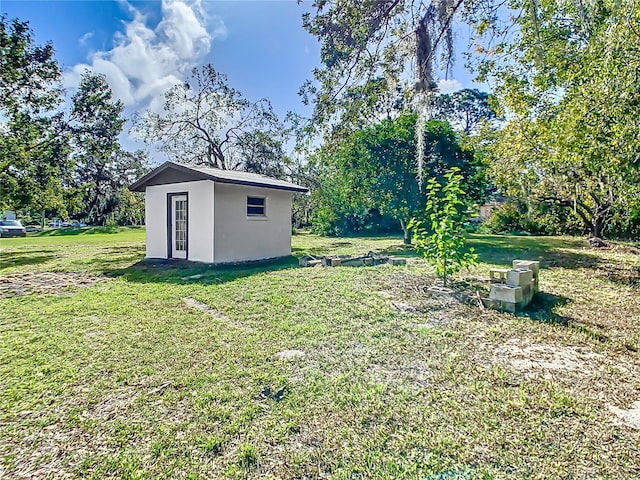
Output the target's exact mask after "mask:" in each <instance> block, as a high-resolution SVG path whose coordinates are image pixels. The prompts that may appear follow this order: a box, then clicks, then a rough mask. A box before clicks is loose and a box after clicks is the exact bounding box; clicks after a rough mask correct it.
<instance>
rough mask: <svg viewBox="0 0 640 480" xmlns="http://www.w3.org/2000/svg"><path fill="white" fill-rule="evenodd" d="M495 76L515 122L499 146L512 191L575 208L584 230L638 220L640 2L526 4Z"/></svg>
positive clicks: (501, 168)
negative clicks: (616, 220)
mask: <svg viewBox="0 0 640 480" xmlns="http://www.w3.org/2000/svg"><path fill="white" fill-rule="evenodd" d="M518 3H519V5H520V6H521V8H522V13H523V14H522V15H521V16H520V17H518V24H519V27H520V32H521V33H520V35H519V36H518V37H516V38H515V39H513V40H512V41H511V42H510V43H505V44H504V45H503V46H502V47H501V48H502V49H503V51H504V52H505V54H506V55H508V56H509V58H510V60H509V61H506V60H500V59H499V58H497V59H495V60H493V61H492V62H491V63H488V64H486V65H485V66H484V69H483V74H485V75H487V76H492V78H494V79H495V81H496V84H497V86H498V89H497V93H498V95H499V96H500V98H501V101H502V102H501V103H502V106H503V107H504V109H505V110H506V111H507V113H508V116H509V118H510V120H509V121H508V122H507V124H506V125H505V128H504V129H503V131H502V134H501V136H500V139H499V141H498V143H497V144H496V147H495V149H494V157H495V161H494V167H493V170H494V174H495V178H496V181H497V182H498V184H499V185H500V186H501V187H502V188H503V189H506V190H508V191H509V192H510V193H512V194H518V195H520V196H522V197H524V198H525V199H531V198H533V199H537V200H542V201H546V202H549V203H553V204H556V205H561V206H565V207H567V208H573V209H574V211H575V212H576V214H578V215H579V216H580V217H581V218H582V221H583V224H584V227H585V230H587V231H589V232H590V233H591V234H592V235H594V236H600V235H602V234H603V233H604V232H606V231H607V228H608V224H609V222H610V220H611V219H612V218H614V217H615V216H616V215H618V216H620V215H621V216H624V217H626V218H632V211H633V209H634V208H637V202H635V201H634V199H635V198H637V196H638V192H640V157H639V155H638V152H640V134H639V133H638V132H640V118H639V116H638V115H637V111H638V106H640V83H639V82H638V78H637V75H638V74H637V72H638V71H639V70H640V46H639V45H640V29H639V28H638V27H637V26H638V23H639V22H640V4H638V3H637V2H635V1H632V2H617V1H614V0H601V1H598V2H591V3H583V2H577V1H576V2H533V1H530V2H518Z"/></svg>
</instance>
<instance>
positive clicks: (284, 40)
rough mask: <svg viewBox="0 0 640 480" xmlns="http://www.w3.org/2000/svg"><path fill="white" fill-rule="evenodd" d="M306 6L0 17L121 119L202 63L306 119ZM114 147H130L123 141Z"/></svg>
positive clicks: (72, 10)
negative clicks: (84, 75) (106, 93)
mask: <svg viewBox="0 0 640 480" xmlns="http://www.w3.org/2000/svg"><path fill="white" fill-rule="evenodd" d="M310 6H311V2H310V1H306V2H303V3H302V5H298V4H297V2H296V1H295V0H263V1H259V0H257V1H256V0H254V1H243V0H235V1H201V0H163V1H160V0H157V1H146V2H137V1H131V2H125V1H107V0H93V1H80V0H77V1H72V0H66V1H60V0H51V1H42V0H41V1H29V0H0V12H2V13H4V14H7V15H8V17H9V18H15V17H17V18H19V19H20V20H28V21H29V22H30V25H31V27H32V29H33V30H34V33H35V38H36V42H37V43H45V42H47V41H52V42H53V44H54V47H55V50H56V57H57V59H58V61H59V62H60V64H61V66H62V67H63V70H64V72H65V84H66V86H67V87H68V88H70V89H72V88H73V86H74V85H77V83H78V79H79V75H80V73H81V72H83V71H84V69H85V68H90V69H92V70H95V71H98V72H100V73H104V74H105V75H106V76H107V79H108V81H109V83H110V85H111V87H112V89H113V91H114V95H115V96H116V97H118V98H120V99H121V100H122V101H123V102H124V103H125V105H126V107H127V110H126V113H127V115H131V114H132V113H133V112H135V111H141V110H145V109H147V108H152V109H154V108H159V106H160V103H161V101H162V92H163V91H164V90H165V89H166V88H168V87H169V86H171V85H173V84H175V83H176V82H179V81H181V80H183V79H184V78H185V77H186V76H187V74H188V72H189V71H190V70H191V69H192V68H193V67H197V66H200V65H204V64H207V63H211V64H212V65H213V66H214V68H215V69H216V70H218V71H219V72H222V73H225V74H226V75H227V76H228V77H229V83H230V85H231V86H233V87H234V88H236V89H238V90H240V91H241V92H242V93H243V94H244V95H245V96H246V97H247V98H249V99H250V100H258V99H260V98H263V97H266V98H269V99H270V100H271V102H272V104H273V106H274V109H275V110H276V112H277V113H278V114H280V115H284V114H285V113H286V112H287V111H289V110H293V111H296V112H298V113H301V114H308V113H309V110H308V108H307V107H305V106H303V105H302V103H301V101H300V98H299V97H298V94H297V93H298V90H299V88H300V86H301V85H302V84H303V83H304V81H305V80H306V79H308V78H310V77H311V72H312V70H313V68H314V67H316V66H318V64H319V56H320V53H319V52H320V48H319V45H318V43H317V41H316V39H315V38H314V37H313V36H311V35H309V34H308V33H307V32H306V31H305V30H304V29H303V28H302V19H301V16H302V14H303V13H304V11H305V10H306V9H308V8H310ZM459 43H460V46H463V45H462V43H463V40H461V41H460V42H459ZM459 63H462V62H459ZM454 78H456V79H457V80H458V82H453V83H450V84H449V85H447V86H446V87H445V88H451V87H460V86H462V87H467V86H472V84H471V79H470V76H469V74H468V73H466V72H465V71H464V70H463V69H462V67H461V66H460V65H458V66H457V67H456V68H455V70H454ZM123 143H124V145H125V147H129V148H133V147H135V146H140V145H139V144H138V145H136V144H135V143H134V142H133V141H132V140H131V139H129V138H127V136H126V135H125V136H124V138H123ZM155 160H156V161H162V160H164V159H163V158H156V159H155Z"/></svg>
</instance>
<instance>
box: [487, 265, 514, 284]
mask: <svg viewBox="0 0 640 480" xmlns="http://www.w3.org/2000/svg"><path fill="white" fill-rule="evenodd" d="M508 271H509V270H507V269H506V268H492V269H491V270H489V281H490V282H496V283H505V282H506V281H507V272H508Z"/></svg>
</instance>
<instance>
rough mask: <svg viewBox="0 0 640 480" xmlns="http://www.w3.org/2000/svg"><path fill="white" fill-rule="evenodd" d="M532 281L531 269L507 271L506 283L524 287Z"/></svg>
mask: <svg viewBox="0 0 640 480" xmlns="http://www.w3.org/2000/svg"><path fill="white" fill-rule="evenodd" d="M532 281H533V271H531V270H528V269H527V270H524V269H518V270H509V271H508V272H507V285H514V286H517V287H525V286H529V285H531V282H532Z"/></svg>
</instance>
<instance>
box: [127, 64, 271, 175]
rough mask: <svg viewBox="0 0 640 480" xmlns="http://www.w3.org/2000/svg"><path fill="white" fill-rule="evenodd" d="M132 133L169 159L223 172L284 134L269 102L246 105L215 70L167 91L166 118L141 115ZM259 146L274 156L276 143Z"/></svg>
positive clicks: (208, 67) (203, 70)
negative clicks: (250, 151) (249, 151)
mask: <svg viewBox="0 0 640 480" xmlns="http://www.w3.org/2000/svg"><path fill="white" fill-rule="evenodd" d="M133 131H134V133H135V134H136V135H137V136H139V137H140V138H142V139H143V140H145V141H146V142H147V143H150V144H156V143H157V144H159V146H160V150H161V151H163V152H165V153H166V154H167V155H168V156H169V157H170V158H173V159H176V160H178V161H182V162H186V163H194V164H204V165H207V166H210V167H214V168H220V169H225V170H226V169H230V170H236V169H238V168H240V167H241V166H242V165H243V162H244V161H245V158H243V154H244V155H246V153H247V148H248V147H249V146H250V145H255V144H256V143H255V141H256V140H257V139H260V138H265V139H269V141H270V142H272V140H273V141H274V142H275V143H277V140H276V139H278V138H279V137H281V136H282V134H283V128H282V125H281V124H280V122H279V121H278V118H277V116H276V114H275V113H274V112H273V109H272V107H271V103H270V102H269V101H268V100H267V99H261V100H258V101H257V102H251V101H249V100H247V99H246V98H244V97H243V96H242V94H241V93H240V92H239V91H238V90H236V89H234V88H233V87H230V86H229V84H228V82H227V77H226V76H225V75H224V74H222V73H219V72H217V71H216V70H215V69H214V68H213V66H211V65H206V66H204V67H202V68H200V69H197V68H196V69H193V71H192V76H191V78H190V79H189V80H188V81H187V82H185V83H183V84H180V85H176V86H174V87H173V88H171V89H169V90H168V91H167V92H166V94H165V103H164V107H163V111H162V112H154V111H147V112H145V113H143V114H141V115H138V116H137V117H136V119H135V125H134V128H133ZM258 132H259V133H258ZM250 140H251V141H250ZM258 143H259V145H258V146H259V147H260V148H271V150H272V151H273V147H274V144H273V143H272V144H271V147H269V146H268V144H263V143H261V142H258ZM265 145H266V146H265Z"/></svg>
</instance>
